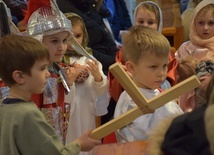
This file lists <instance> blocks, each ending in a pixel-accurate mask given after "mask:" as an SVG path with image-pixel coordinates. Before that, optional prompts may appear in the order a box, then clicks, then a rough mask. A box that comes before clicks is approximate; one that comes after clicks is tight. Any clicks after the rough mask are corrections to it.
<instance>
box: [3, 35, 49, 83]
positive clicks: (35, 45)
mask: <svg viewBox="0 0 214 155" xmlns="http://www.w3.org/2000/svg"><path fill="white" fill-rule="evenodd" d="M42 59H47V60H50V55H49V52H48V49H47V47H46V46H45V45H44V44H43V43H42V42H40V41H38V40H36V39H34V38H32V37H30V36H20V35H7V36H5V37H3V38H2V39H1V40H0V77H1V79H2V80H3V81H4V82H5V83H6V84H7V85H8V86H11V85H13V84H15V81H14V79H13V77H12V73H13V72H14V71H15V70H20V71H23V72H24V73H26V74H28V75H31V68H32V67H33V65H34V64H35V62H36V61H37V60H42Z"/></svg>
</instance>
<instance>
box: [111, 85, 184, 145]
mask: <svg viewBox="0 0 214 155" xmlns="http://www.w3.org/2000/svg"><path fill="white" fill-rule="evenodd" d="M139 89H140V91H141V92H142V94H143V95H144V96H145V97H146V98H147V99H150V98H153V97H154V96H157V95H158V94H160V92H159V90H158V89H155V90H149V89H142V88H139ZM136 106H137V105H136V104H135V103H134V102H133V100H132V99H131V97H130V96H129V95H128V94H127V92H126V91H124V92H123V93H122V94H121V95H120V98H119V100H118V102H117V105H116V108H115V113H114V118H116V117H118V116H120V115H121V114H123V113H125V112H127V111H128V110H130V109H132V108H134V107H136ZM174 114H183V111H182V110H181V109H180V107H179V106H178V104H177V103H176V102H175V101H170V102H168V103H167V104H165V105H163V106H162V107H160V108H158V109H156V110H155V112H154V113H151V114H145V115H142V116H140V117H138V118H137V119H135V120H134V121H133V122H132V123H130V124H128V125H127V126H125V127H124V128H121V129H120V130H117V131H116V137H117V141H118V142H126V141H135V140H145V139H147V138H148V137H149V135H150V134H151V131H152V129H153V128H154V127H155V126H156V125H157V124H158V122H160V121H161V120H163V119H164V118H167V117H170V116H172V115H174Z"/></svg>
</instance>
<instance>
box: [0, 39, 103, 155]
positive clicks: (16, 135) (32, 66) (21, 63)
mask: <svg viewBox="0 0 214 155" xmlns="http://www.w3.org/2000/svg"><path fill="white" fill-rule="evenodd" d="M8 60H13V61H8ZM49 60H50V56H49V52H48V49H47V48H46V47H45V45H44V44H43V43H41V42H39V41H37V40H36V39H34V38H31V37H28V36H18V35H9V36H6V37H4V38H2V39H1V40H0V77H1V78H2V80H3V81H4V82H5V84H6V85H8V86H9V87H10V93H9V96H8V97H7V98H5V99H4V100H3V101H1V102H0V154H2V155H3V154H4V155H6V154H8V155H21V154H30V155H36V154H40V155H47V154H51V155H68V154H69V155H71V154H75V155H76V154H78V153H79V151H80V150H82V151H89V150H91V149H92V148H93V147H94V146H95V145H96V144H99V143H100V141H97V140H93V139H91V138H89V134H90V131H87V132H86V133H84V134H83V135H82V136H81V137H80V138H78V139H77V140H75V141H74V142H71V143H69V144H68V145H67V146H63V144H62V143H61V141H60V139H59V137H58V135H57V134H56V132H55V131H54V129H53V128H52V127H51V126H50V125H49V124H48V123H47V122H46V120H45V117H44V116H43V114H42V113H41V112H40V111H39V109H38V108H37V106H36V105H35V104H34V103H33V102H31V95H32V94H33V93H42V92H43V91H44V89H45V86H46V82H47V78H48V77H49V76H50V73H49V72H48V69H47V68H48V65H49Z"/></svg>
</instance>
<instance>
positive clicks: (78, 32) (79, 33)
mask: <svg viewBox="0 0 214 155" xmlns="http://www.w3.org/2000/svg"><path fill="white" fill-rule="evenodd" d="M72 31H73V34H74V37H75V38H76V40H77V41H78V43H79V44H80V45H82V42H83V30H82V26H81V25H79V24H77V25H74V26H73V27H72ZM68 49H69V50H70V51H73V48H72V47H71V46H70V45H68Z"/></svg>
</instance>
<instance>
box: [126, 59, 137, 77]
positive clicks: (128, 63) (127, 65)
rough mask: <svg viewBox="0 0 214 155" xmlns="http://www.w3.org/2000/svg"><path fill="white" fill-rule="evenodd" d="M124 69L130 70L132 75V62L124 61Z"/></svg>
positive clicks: (133, 69)
mask: <svg viewBox="0 0 214 155" xmlns="http://www.w3.org/2000/svg"><path fill="white" fill-rule="evenodd" d="M126 69H127V71H128V72H130V73H131V74H132V75H133V73H134V71H135V68H134V64H133V62H131V61H126Z"/></svg>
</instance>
